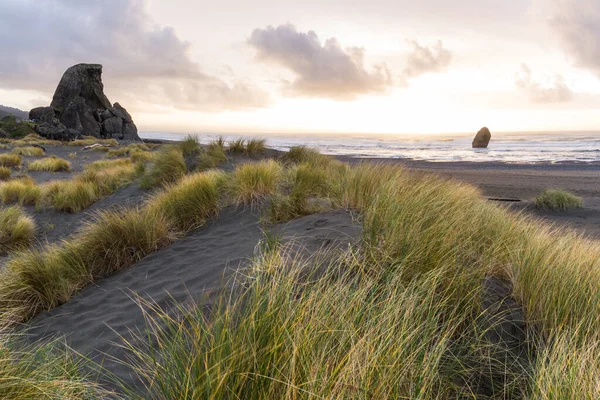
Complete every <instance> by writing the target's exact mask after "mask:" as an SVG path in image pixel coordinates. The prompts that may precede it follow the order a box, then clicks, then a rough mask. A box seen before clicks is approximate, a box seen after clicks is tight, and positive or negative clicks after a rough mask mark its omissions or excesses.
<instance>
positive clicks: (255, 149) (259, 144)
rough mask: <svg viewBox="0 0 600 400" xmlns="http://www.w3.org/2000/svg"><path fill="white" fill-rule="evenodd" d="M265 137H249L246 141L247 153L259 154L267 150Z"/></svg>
mask: <svg viewBox="0 0 600 400" xmlns="http://www.w3.org/2000/svg"><path fill="white" fill-rule="evenodd" d="M266 142H267V141H266V140H265V139H248V140H247V141H246V154H247V155H249V156H250V157H255V156H258V155H260V154H262V153H264V152H265V150H266V146H265V144H266Z"/></svg>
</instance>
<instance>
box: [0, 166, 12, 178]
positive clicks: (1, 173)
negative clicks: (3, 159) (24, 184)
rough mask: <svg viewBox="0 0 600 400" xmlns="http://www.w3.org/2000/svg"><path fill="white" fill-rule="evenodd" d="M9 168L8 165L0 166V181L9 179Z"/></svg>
mask: <svg viewBox="0 0 600 400" xmlns="http://www.w3.org/2000/svg"><path fill="white" fill-rule="evenodd" d="M10 175H11V170H10V168H8V167H0V181H7V180H9V179H10Z"/></svg>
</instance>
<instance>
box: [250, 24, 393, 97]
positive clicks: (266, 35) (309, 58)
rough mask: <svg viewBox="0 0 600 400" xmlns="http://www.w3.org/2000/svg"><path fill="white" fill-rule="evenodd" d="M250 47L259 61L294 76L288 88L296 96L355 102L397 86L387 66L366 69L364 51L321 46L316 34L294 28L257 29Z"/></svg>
mask: <svg viewBox="0 0 600 400" xmlns="http://www.w3.org/2000/svg"><path fill="white" fill-rule="evenodd" d="M247 43H248V44H249V45H250V46H251V47H253V48H254V49H255V50H256V58H257V59H258V60H260V61H262V62H265V63H272V64H276V65H279V66H282V67H284V68H286V69H288V70H290V71H292V72H293V73H294V75H295V79H294V80H293V81H292V82H290V83H289V84H288V85H287V89H288V90H289V91H290V92H291V93H292V94H294V95H299V96H313V97H328V98H334V99H338V100H353V99H355V98H357V97H359V96H362V95H368V94H383V93H387V92H388V91H389V90H390V89H391V88H392V86H393V82H392V78H391V74H390V71H389V70H388V68H387V66H386V65H385V64H379V65H375V66H373V67H372V68H371V69H370V70H367V68H365V65H364V54H365V49H364V48H359V47H349V48H343V47H342V45H341V44H340V43H339V42H338V41H337V39H335V38H330V39H327V40H325V42H324V43H323V44H321V41H320V40H319V38H318V36H317V34H316V33H315V32H313V31H309V32H306V33H304V32H299V31H298V30H297V29H296V27H295V26H294V25H292V24H286V25H280V26H278V27H273V26H268V27H267V28H266V29H255V30H254V31H253V32H252V34H251V35H250V38H249V39H248V41H247Z"/></svg>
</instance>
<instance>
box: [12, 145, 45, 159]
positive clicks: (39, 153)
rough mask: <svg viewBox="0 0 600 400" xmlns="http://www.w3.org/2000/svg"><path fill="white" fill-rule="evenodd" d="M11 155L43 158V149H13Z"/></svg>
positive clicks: (31, 147) (28, 147)
mask: <svg viewBox="0 0 600 400" xmlns="http://www.w3.org/2000/svg"><path fill="white" fill-rule="evenodd" d="M10 152H11V153H12V154H17V155H19V156H33V157H43V156H44V149H42V148H40V147H33V146H27V147H15V148H14V149H12V150H11V151H10Z"/></svg>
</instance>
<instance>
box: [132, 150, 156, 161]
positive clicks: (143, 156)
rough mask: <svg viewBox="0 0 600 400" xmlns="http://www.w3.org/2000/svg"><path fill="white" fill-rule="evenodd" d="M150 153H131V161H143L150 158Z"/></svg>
mask: <svg viewBox="0 0 600 400" xmlns="http://www.w3.org/2000/svg"><path fill="white" fill-rule="evenodd" d="M152 157H153V156H152V153H151V152H149V151H136V152H134V153H133V154H131V161H132V162H134V163H145V162H148V161H150V160H152Z"/></svg>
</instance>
